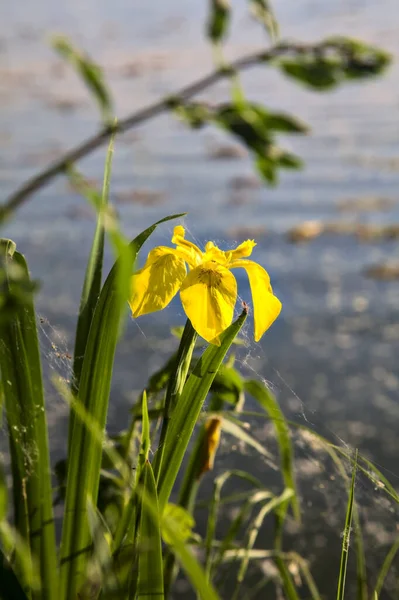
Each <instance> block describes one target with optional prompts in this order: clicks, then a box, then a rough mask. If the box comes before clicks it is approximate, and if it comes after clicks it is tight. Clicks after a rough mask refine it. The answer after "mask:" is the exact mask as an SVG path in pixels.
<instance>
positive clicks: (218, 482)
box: [205, 469, 263, 577]
mask: <svg viewBox="0 0 399 600" xmlns="http://www.w3.org/2000/svg"><path fill="white" fill-rule="evenodd" d="M230 477H238V478H239V479H243V480H244V481H248V482H249V483H250V484H251V485H253V486H254V487H256V488H258V489H262V488H263V485H262V483H261V482H260V481H259V480H258V479H256V478H255V477H253V475H251V474H250V473H247V472H246V471H239V470H237V469H231V470H229V471H225V472H224V473H222V475H219V477H217V478H216V479H215V481H214V484H213V494H212V498H211V503H210V506H209V514H208V521H207V529H206V537H205V572H206V574H207V576H208V577H209V576H210V574H211V569H212V560H211V559H212V542H213V540H214V539H215V532H216V523H217V519H218V512H219V507H220V505H221V494H222V489H223V486H224V484H225V483H226V481H227V480H228V479H230ZM245 497H246V498H247V497H248V492H245ZM222 544H223V542H222Z"/></svg>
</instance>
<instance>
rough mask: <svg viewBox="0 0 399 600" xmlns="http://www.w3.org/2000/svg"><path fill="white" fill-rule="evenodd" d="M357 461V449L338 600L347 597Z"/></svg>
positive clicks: (343, 545) (346, 521)
mask: <svg viewBox="0 0 399 600" xmlns="http://www.w3.org/2000/svg"><path fill="white" fill-rule="evenodd" d="M357 461H358V450H357V449H356V452H355V458H354V465H353V469H352V479H351V485H350V489H349V497H348V504H347V508H346V518H345V529H344V534H343V536H342V549H341V563H340V567H339V577H338V588H337V600H344V596H345V582H346V572H347V567H348V556H349V544H350V537H351V528H352V518H353V509H354V502H355V482H356V473H357Z"/></svg>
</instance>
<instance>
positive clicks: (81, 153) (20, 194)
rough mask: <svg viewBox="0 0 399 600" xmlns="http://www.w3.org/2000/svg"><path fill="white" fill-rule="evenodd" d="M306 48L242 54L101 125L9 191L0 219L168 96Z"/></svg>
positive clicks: (187, 94) (162, 106) (166, 103)
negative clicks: (114, 122) (179, 87)
mask: <svg viewBox="0 0 399 600" xmlns="http://www.w3.org/2000/svg"><path fill="white" fill-rule="evenodd" d="M306 48H307V47H306V46H299V45H297V44H279V45H276V46H273V47H272V48H270V49H269V50H266V51H261V52H255V53H252V54H249V55H247V56H243V57H242V58H239V59H237V60H235V61H233V62H232V63H231V64H230V65H229V66H228V67H225V68H220V69H217V70H215V71H213V72H212V73H210V74H209V75H206V76H205V77H202V78H201V79H199V80H198V81H195V82H194V83H192V84H190V85H188V86H186V87H184V88H182V89H181V90H180V91H178V92H176V93H175V94H172V95H169V96H166V97H165V98H163V99H162V100H159V101H158V102H155V103H154V104H150V105H149V106H147V107H146V108H143V109H141V110H138V111H137V112H135V113H133V114H132V115H130V116H128V117H126V118H125V119H122V120H120V121H118V122H117V123H116V124H115V125H109V126H107V127H105V128H104V129H102V130H101V131H99V132H98V133H97V134H96V135H94V136H93V137H91V138H89V139H87V140H85V141H84V142H83V143H82V144H80V145H79V146H76V147H75V148H73V149H72V150H70V151H69V152H67V153H66V154H64V155H63V156H62V157H61V158H60V159H59V160H56V161H55V162H53V163H52V164H51V165H50V166H49V167H47V168H46V169H44V170H43V171H41V172H40V173H38V174H37V175H35V176H33V177H32V178H31V179H28V180H27V181H26V182H25V183H23V184H22V186H21V187H20V188H19V189H18V190H17V191H16V192H14V193H13V194H11V196H9V197H8V198H7V199H6V201H5V202H4V203H3V205H2V206H1V207H0V222H1V221H3V220H4V219H6V218H7V217H8V216H10V215H11V214H12V213H13V212H14V211H15V210H16V209H17V208H19V207H20V206H21V205H22V204H23V203H24V202H25V201H26V200H27V199H28V198H29V197H30V196H31V195H32V194H33V193H34V192H37V191H38V190H39V189H41V188H42V187H44V186H45V185H47V184H48V183H49V182H50V181H51V180H52V179H54V178H55V177H56V176H57V175H60V174H61V173H64V172H65V171H66V169H67V168H68V167H69V166H70V165H71V164H73V163H75V162H76V161H78V160H80V159H81V158H83V157H85V156H87V155H88V154H90V153H91V152H93V150H96V149H97V148H98V147H99V146H101V145H102V144H104V143H105V142H106V141H107V140H108V139H109V138H110V136H111V135H112V134H113V133H122V132H124V131H127V130H129V129H132V128H133V127H136V126H137V125H139V124H141V123H143V122H145V121H148V120H149V119H152V118H153V117H156V116H158V115H160V114H161V113H163V112H165V111H166V110H169V109H170V107H171V99H172V98H176V99H177V100H188V99H190V98H192V97H193V96H195V95H197V94H199V93H200V92H202V91H204V90H205V89H206V88H208V87H210V86H212V85H214V84H215V83H217V82H218V81H219V80H220V79H223V78H225V77H230V76H231V75H232V73H234V72H235V71H242V70H244V69H247V68H249V67H252V66H255V65H257V64H260V63H262V62H268V61H270V60H272V59H274V58H276V57H278V56H280V55H282V54H285V53H287V52H298V51H305V50H306Z"/></svg>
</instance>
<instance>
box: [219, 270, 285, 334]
mask: <svg viewBox="0 0 399 600" xmlns="http://www.w3.org/2000/svg"><path fill="white" fill-rule="evenodd" d="M236 267H242V268H243V269H245V270H246V272H247V275H248V279H249V285H250V286H251V293H252V302H253V306H254V330H255V331H254V337H255V342H259V340H260V338H261V337H262V335H263V334H264V333H265V331H267V329H269V327H270V326H271V325H272V323H273V322H274V321H275V320H276V319H277V317H278V316H279V314H280V312H281V307H282V305H281V302H280V300H279V299H278V298H277V297H276V296H275V295H274V294H273V290H272V287H271V285H270V277H269V275H268V273H267V272H266V271H265V269H264V268H263V267H261V266H260V265H258V264H257V263H255V262H252V261H251V260H236V261H234V262H233V263H231V265H230V268H231V269H234V268H236Z"/></svg>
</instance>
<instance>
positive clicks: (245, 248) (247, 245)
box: [228, 240, 256, 261]
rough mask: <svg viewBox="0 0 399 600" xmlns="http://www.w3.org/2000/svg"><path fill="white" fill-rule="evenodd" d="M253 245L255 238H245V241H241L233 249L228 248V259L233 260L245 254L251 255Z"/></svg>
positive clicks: (254, 244)
mask: <svg viewBox="0 0 399 600" xmlns="http://www.w3.org/2000/svg"><path fill="white" fill-rule="evenodd" d="M255 246H256V242H255V240H245V242H242V244H240V245H239V246H237V248H235V250H230V251H229V252H228V256H229V259H230V260H231V261H233V260H237V259H239V258H245V257H246V256H251V254H252V250H253V249H254V248H255Z"/></svg>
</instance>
